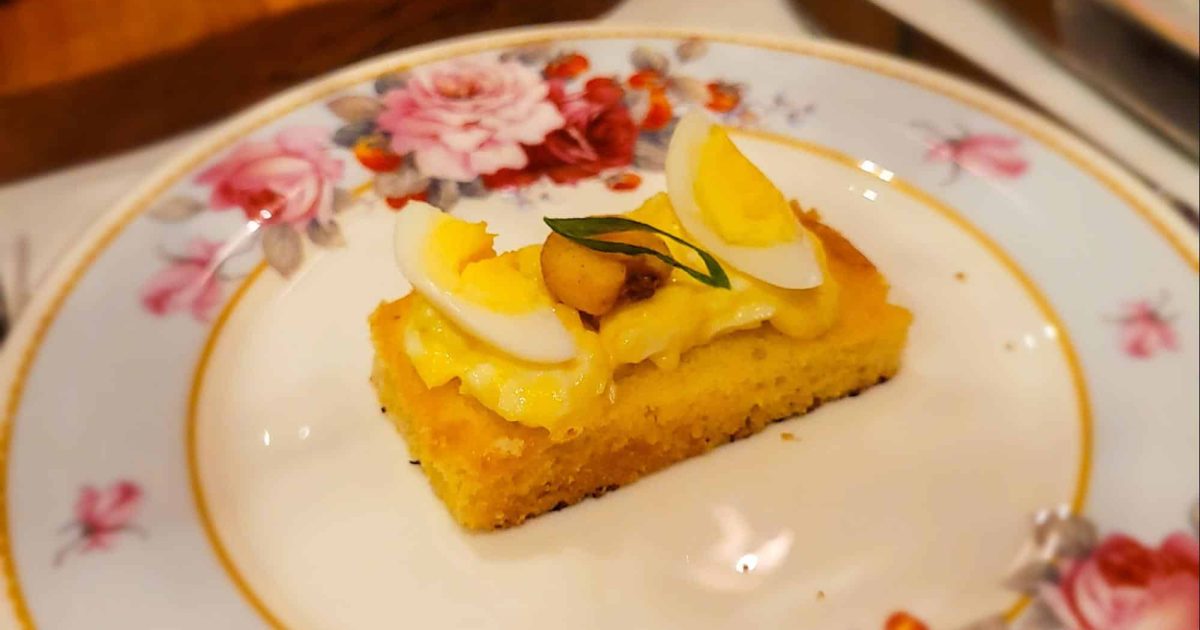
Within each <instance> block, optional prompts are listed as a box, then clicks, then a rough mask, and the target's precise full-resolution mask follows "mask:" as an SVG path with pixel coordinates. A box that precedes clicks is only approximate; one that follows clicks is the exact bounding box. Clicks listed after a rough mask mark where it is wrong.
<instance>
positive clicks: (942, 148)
mask: <svg viewBox="0 0 1200 630" xmlns="http://www.w3.org/2000/svg"><path fill="white" fill-rule="evenodd" d="M918 126H920V127H923V128H925V129H927V130H929V131H930V132H931V133H933V134H934V135H935V136H936V137H937V139H936V141H935V142H933V143H932V144H930V146H929V150H928V151H927V152H926V153H925V159H926V160H928V161H931V162H949V163H950V164H951V166H952V167H953V170H951V172H950V177H949V178H948V179H947V182H950V181H954V180H955V179H957V178H958V175H959V173H960V172H961V171H962V170H964V169H965V170H967V171H969V172H971V173H974V174H976V175H979V176H982V177H993V178H1002V179H1014V178H1017V177H1020V176H1021V175H1023V174H1024V173H1025V171H1026V170H1028V169H1029V162H1028V161H1027V160H1026V159H1025V158H1024V157H1022V156H1021V154H1020V153H1019V151H1018V148H1019V147H1020V144H1021V140H1020V139H1019V138H1015V137H1011V136H1002V135H999V134H992V133H978V134H973V133H970V132H968V131H966V130H963V131H962V133H961V134H960V135H958V136H944V135H942V134H941V133H940V132H938V131H937V130H936V129H934V128H933V127H931V126H929V125H924V124H920V125H918Z"/></svg>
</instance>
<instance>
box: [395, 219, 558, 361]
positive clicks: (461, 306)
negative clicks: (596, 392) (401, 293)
mask: <svg viewBox="0 0 1200 630" xmlns="http://www.w3.org/2000/svg"><path fill="white" fill-rule="evenodd" d="M447 219H448V217H446V216H444V215H443V213H442V211H441V210H439V209H437V208H435V207H433V206H431V205H429V204H427V203H424V202H420V201H410V202H409V203H408V204H407V205H406V206H405V207H404V210H403V211H401V212H400V214H399V216H397V218H396V236H395V248H396V264H397V265H398V266H399V267H400V272H401V273H403V274H404V277H405V278H407V279H408V282H409V283H410V284H412V287H413V290H415V291H416V292H417V293H419V294H420V295H421V296H422V297H424V298H425V299H426V300H429V302H430V303H431V304H433V306H434V307H435V308H437V309H438V310H439V311H440V312H441V313H442V314H443V315H445V316H446V317H447V318H449V319H450V320H451V321H453V322H454V323H455V324H457V325H458V326H459V327H460V328H462V329H463V330H465V331H467V332H468V333H470V334H471V335H472V336H474V337H476V338H477V339H480V340H482V341H484V342H486V343H488V344H490V345H492V346H494V347H496V348H498V349H500V350H502V351H504V352H506V353H508V354H510V355H512V356H514V357H517V358H519V359H524V360H526V361H532V362H535V363H561V362H563V361H569V360H571V359H573V358H575V356H576V354H577V352H578V350H577V348H576V346H575V340H574V338H573V337H572V336H571V332H570V331H568V330H567V328H566V326H564V325H563V323H562V321H561V320H559V318H558V315H556V314H555V312H554V309H553V308H552V307H550V306H540V307H537V308H535V309H533V310H530V311H527V312H524V313H515V314H511V313H497V312H495V311H491V310H489V309H487V308H486V307H484V306H482V305H479V304H475V303H474V302H470V301H468V300H466V299H464V298H463V297H461V296H459V295H456V294H455V293H454V292H453V288H452V287H443V286H440V285H438V283H437V282H435V281H434V279H433V278H434V276H436V275H437V274H433V273H430V269H429V268H428V265H429V261H431V260H437V257H436V256H426V255H425V252H426V248H427V247H429V246H430V244H431V243H432V239H431V236H432V233H433V229H434V227H435V226H436V225H437V223H438V221H442V220H447Z"/></svg>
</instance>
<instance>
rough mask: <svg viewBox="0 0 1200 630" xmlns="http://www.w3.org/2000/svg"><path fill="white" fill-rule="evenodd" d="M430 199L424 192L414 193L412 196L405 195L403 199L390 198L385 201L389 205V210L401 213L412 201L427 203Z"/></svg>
mask: <svg viewBox="0 0 1200 630" xmlns="http://www.w3.org/2000/svg"><path fill="white" fill-rule="evenodd" d="M428 198H429V195H428V193H426V192H425V191H424V190H422V191H421V192H419V193H413V194H411V195H405V196H403V197H388V198H386V199H384V201H385V202H386V203H387V205H388V207H389V208H391V209H392V210H395V211H397V212H399V211H400V210H403V209H404V206H407V205H408V202H410V201H425V200H427V199H428Z"/></svg>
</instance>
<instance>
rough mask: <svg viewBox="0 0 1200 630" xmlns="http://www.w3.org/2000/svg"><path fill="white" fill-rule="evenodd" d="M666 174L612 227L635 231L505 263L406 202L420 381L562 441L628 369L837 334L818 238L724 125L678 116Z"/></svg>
mask: <svg viewBox="0 0 1200 630" xmlns="http://www.w3.org/2000/svg"><path fill="white" fill-rule="evenodd" d="M666 170H667V189H668V190H667V193H665V194H664V193H660V194H657V195H654V196H652V197H650V198H649V199H647V200H646V201H645V202H644V203H643V204H642V205H641V206H640V207H638V208H636V209H635V210H632V211H630V212H628V213H626V214H624V215H619V216H620V217H622V218H624V219H629V220H632V221H636V222H637V224H638V225H640V226H642V227H638V228H637V230H636V231H632V230H631V231H625V230H621V231H615V232H613V233H611V234H607V233H598V232H590V233H587V234H583V233H582V232H578V230H576V232H568V231H567V230H565V229H562V228H561V227H557V226H556V224H555V223H554V222H552V221H547V223H548V224H550V225H551V227H552V229H554V230H555V231H554V232H552V233H551V235H550V237H549V238H548V239H547V241H546V243H544V244H542V245H531V246H528V247H524V248H522V249H518V250H516V251H511V252H505V253H502V254H497V253H496V252H495V251H494V249H493V245H492V236H491V235H490V234H488V233H487V230H486V225H484V224H482V223H469V222H466V221H463V220H461V219H458V218H455V217H452V216H450V215H447V214H444V213H442V212H441V211H439V210H437V209H436V208H434V207H432V206H429V205H426V204H421V203H416V202H413V203H410V204H409V205H408V206H407V207H406V208H405V210H404V211H403V212H402V213H401V214H400V216H399V218H398V221H397V227H396V233H397V244H396V245H397V249H396V256H397V263H398V264H399V266H400V268H401V270H402V271H403V273H404V275H405V276H406V277H407V278H408V280H409V282H410V283H411V284H412V285H413V288H414V291H415V293H416V296H414V298H413V299H414V303H413V307H412V309H411V311H410V312H411V315H410V317H409V318H408V319H407V321H406V328H405V330H404V347H405V350H406V352H407V353H408V356H409V359H410V360H411V361H412V364H413V365H414V366H415V368H416V370H417V373H418V374H419V376H420V377H421V379H422V380H423V381H424V382H425V384H426V385H427V386H429V387H436V386H439V385H443V384H446V383H451V382H453V381H457V382H458V386H459V387H460V390H461V391H462V393H464V394H465V395H469V396H471V397H473V398H475V399H476V400H478V401H479V402H480V403H481V404H483V405H484V406H485V407H487V408H488V409H491V410H492V411H494V412H495V413H496V414H498V415H499V416H501V417H502V418H505V419H506V420H510V421H513V422H519V423H522V424H525V425H528V426H532V427H542V428H545V429H548V430H549V431H550V432H551V433H552V434H558V435H561V434H563V433H570V432H573V431H574V430H575V429H578V428H582V427H584V426H586V425H587V422H588V418H587V417H585V415H586V414H578V413H575V412H577V411H580V410H583V409H586V408H587V407H588V405H589V404H590V403H592V402H593V401H594V400H596V399H597V397H600V396H604V395H605V394H606V392H610V388H611V386H612V383H613V378H614V377H613V375H614V372H615V371H616V370H617V368H619V367H620V366H622V365H628V364H636V363H641V362H643V361H650V362H653V363H654V365H656V366H658V367H659V368H661V369H672V368H673V367H675V366H676V365H677V364H678V362H679V358H680V355H682V354H683V353H685V352H687V350H689V349H691V348H694V347H696V346H700V345H703V344H706V343H708V342H709V341H711V340H712V339H714V338H716V337H718V336H720V335H724V334H727V333H731V332H734V331H739V330H746V329H751V328H755V327H758V326H763V325H770V326H773V327H774V328H776V329H777V330H779V331H780V332H782V333H784V334H786V335H789V336H791V337H794V338H797V339H807V338H813V337H816V336H819V335H821V334H822V333H824V332H825V331H826V330H828V329H829V327H830V326H832V325H833V323H834V319H835V317H836V315H837V300H838V287H837V285H836V283H835V282H834V281H833V279H832V278H831V277H830V276H829V274H828V269H827V266H826V261H825V252H824V250H823V248H822V246H821V243H820V240H819V239H817V238H816V237H814V236H813V235H812V234H811V233H809V232H808V230H806V229H805V228H804V226H803V225H802V224H801V222H800V221H799V219H798V217H796V215H795V213H794V212H793V211H792V208H791V206H790V204H789V203H788V202H787V200H786V199H785V197H784V195H783V194H782V193H781V192H780V191H779V189H778V188H776V187H775V186H774V185H773V184H772V183H771V181H770V180H769V179H768V178H767V177H766V176H765V175H764V174H763V173H762V172H761V171H759V170H758V168H757V167H755V166H754V165H753V164H752V163H751V162H750V161H749V160H748V159H747V158H746V157H745V156H744V155H742V153H741V152H740V151H739V150H738V149H737V147H736V146H735V145H734V143H733V142H732V141H731V140H730V138H729V136H728V135H727V133H726V132H725V130H724V129H722V128H721V127H719V126H717V125H714V124H712V123H711V122H709V121H708V119H707V118H706V117H705V116H704V115H703V114H698V113H696V114H688V115H687V116H685V117H684V118H683V119H682V120H681V121H680V123H679V124H678V126H677V127H676V132H675V135H674V136H673V137H672V140H671V145H670V148H669V150H668V156H667V164H666ZM572 221H574V223H572V225H576V226H582V227H584V228H586V227H588V226H589V224H588V223H587V221H588V220H586V219H585V220H572ZM599 221H600V220H597V225H599V224H600V223H599ZM609 223H611V221H610V222H609ZM607 224H608V223H605V225H607ZM592 229H593V230H595V229H596V228H594V226H593V227H592ZM710 263H711V264H712V265H714V266H716V269H715V271H717V272H718V273H715V274H714V273H711V272H712V271H714V268H713V267H712V266H708V265H709V264H710ZM706 268H707V269H708V270H709V272H710V273H708V274H705V272H704V270H705V269H706ZM689 270H690V271H689Z"/></svg>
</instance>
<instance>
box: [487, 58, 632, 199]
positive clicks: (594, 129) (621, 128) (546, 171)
mask: <svg viewBox="0 0 1200 630" xmlns="http://www.w3.org/2000/svg"><path fill="white" fill-rule="evenodd" d="M623 96H624V90H622V89H621V86H620V85H618V84H617V83H616V82H615V81H613V80H612V79H608V78H595V79H591V80H589V81H588V82H587V83H586V84H584V86H583V90H581V91H580V92H576V93H574V94H566V93H565V92H564V91H563V88H562V84H561V83H559V82H555V83H553V84H552V85H551V88H550V96H549V98H550V101H551V102H553V103H554V104H555V105H556V106H557V107H558V109H559V112H560V113H561V114H562V116H563V118H564V119H565V120H566V124H565V125H564V126H563V127H562V128H561V129H558V130H556V131H553V132H551V133H550V134H549V135H547V136H546V139H545V140H543V141H542V143H541V144H538V145H533V146H528V145H527V146H525V147H524V150H525V154H526V155H527V156H528V158H529V163H528V164H527V165H526V166H525V168H522V169H501V170H500V171H497V172H496V173H493V174H491V175H484V176H483V182H484V184H485V185H486V186H487V187H488V188H505V187H514V186H516V187H520V186H526V185H528V184H530V183H533V182H534V181H537V180H538V178H540V177H541V176H542V175H545V176H547V177H549V178H550V179H552V180H554V181H555V182H557V183H560V184H561V183H572V182H576V181H578V180H580V179H583V178H586V177H594V176H596V175H598V174H599V173H600V172H602V171H604V170H607V169H610V168H618V167H621V166H626V165H628V164H629V163H630V162H632V161H633V146H634V143H635V142H636V141H637V133H638V132H637V127H636V126H635V125H634V124H633V120H632V119H631V118H630V116H629V111H628V109H627V108H626V107H625V104H624V103H623V102H622V98H623Z"/></svg>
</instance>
